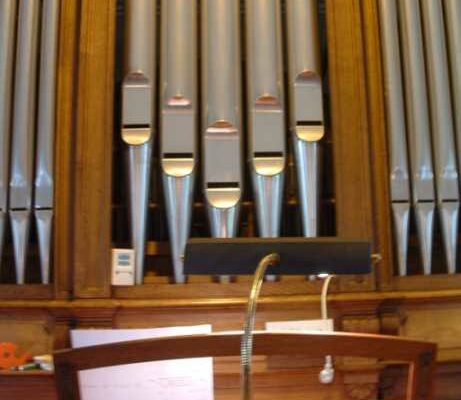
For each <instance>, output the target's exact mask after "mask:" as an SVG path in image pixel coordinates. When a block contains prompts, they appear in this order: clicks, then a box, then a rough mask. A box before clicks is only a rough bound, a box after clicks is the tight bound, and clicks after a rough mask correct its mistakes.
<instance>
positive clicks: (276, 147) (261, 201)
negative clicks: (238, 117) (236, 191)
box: [246, 0, 286, 280]
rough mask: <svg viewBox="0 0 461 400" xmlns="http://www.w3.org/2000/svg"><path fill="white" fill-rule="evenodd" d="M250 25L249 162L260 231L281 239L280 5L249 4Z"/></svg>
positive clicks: (257, 0) (252, 0) (272, 1)
mask: <svg viewBox="0 0 461 400" xmlns="http://www.w3.org/2000/svg"><path fill="white" fill-rule="evenodd" d="M246 26H247V29H246V41H247V46H246V47H247V53H246V54H247V85H248V91H247V92H248V121H249V123H248V134H249V140H248V143H249V146H248V147H249V164H250V170H251V174H252V181H253V188H254V198H255V206H256V213H257V216H258V225H259V233H260V236H262V237H278V236H279V235H280V218H281V214H282V197H283V185H284V176H285V164H286V160H285V159H286V150H285V129H286V128H285V107H284V93H283V92H284V88H283V67H282V28H281V9H280V1H279V0H247V1H246ZM267 279H268V280H274V279H275V277H273V276H268V277H267Z"/></svg>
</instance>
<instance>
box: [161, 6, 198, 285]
mask: <svg viewBox="0 0 461 400" xmlns="http://www.w3.org/2000/svg"><path fill="white" fill-rule="evenodd" d="M161 34H162V39H161V43H162V51H161V80H160V81H161V91H162V97H161V98H162V104H161V124H160V126H161V128H160V133H161V140H160V145H161V150H160V151H161V167H162V175H163V187H164V192H165V203H166V210H167V220H168V227H169V234H170V246H171V253H172V259H173V266H174V278H175V282H177V283H184V281H185V277H184V273H183V261H182V256H183V253H184V249H185V246H186V241H187V238H188V236H189V230H190V224H191V217H192V215H191V214H192V201H193V192H194V180H195V173H196V167H197V160H196V156H197V154H196V153H197V112H198V104H197V7H196V2H195V1H190V0H163V1H162V29H161Z"/></svg>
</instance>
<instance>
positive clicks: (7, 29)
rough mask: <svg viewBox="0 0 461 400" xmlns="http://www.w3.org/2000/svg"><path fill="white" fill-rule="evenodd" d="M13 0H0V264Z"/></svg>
mask: <svg viewBox="0 0 461 400" xmlns="http://www.w3.org/2000/svg"><path fill="white" fill-rule="evenodd" d="M16 7H17V4H16V0H2V1H0V267H1V263H2V254H3V251H2V250H3V244H4V234H5V225H6V215H7V207H8V167H9V161H10V128H11V109H12V106H11V96H12V88H13V85H12V81H13V60H14V38H15V22H16Z"/></svg>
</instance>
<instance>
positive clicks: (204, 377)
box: [71, 325, 213, 400]
mask: <svg viewBox="0 0 461 400" xmlns="http://www.w3.org/2000/svg"><path fill="white" fill-rule="evenodd" d="M210 332H211V325H198V326H187V327H172V328H154V329H91V330H86V329H85V330H80V329H79V330H73V331H71V342H72V346H73V347H84V346H92V345H97V344H104V343H114V342H122V341H128V340H136V339H149V338H154V337H165V336H178V335H191V334H199V333H210ZM79 383H80V393H81V397H82V400H101V399H110V400H147V399H148V400H155V399H158V400H184V399H188V400H213V359H212V358H210V357H207V358H191V359H184V360H170V361H154V362H146V363H138V364H130V365H122V366H117V367H107V368H98V369H92V370H87V371H81V372H79Z"/></svg>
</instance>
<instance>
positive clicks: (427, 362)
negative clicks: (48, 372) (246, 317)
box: [54, 332, 437, 400]
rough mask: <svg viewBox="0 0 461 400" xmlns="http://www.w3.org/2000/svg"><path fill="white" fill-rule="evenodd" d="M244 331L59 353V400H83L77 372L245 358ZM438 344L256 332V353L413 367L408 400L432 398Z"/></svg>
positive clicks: (338, 334) (357, 336) (341, 335)
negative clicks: (380, 361)
mask: <svg viewBox="0 0 461 400" xmlns="http://www.w3.org/2000/svg"><path fill="white" fill-rule="evenodd" d="M241 340H242V333H241V332H237V333H212V334H206V335H190V336H176V337H167V338H155V339H147V340H135V341H130V342H121V343H112V344H104V345H98V346H90V347H84V348H79V349H72V350H71V349H68V350H60V351H57V352H55V353H54V364H55V375H56V382H57V391H58V397H59V398H60V399H62V400H74V399H75V400H78V399H80V396H79V390H78V381H77V371H80V370H85V369H92V368H102V367H107V366H114V365H123V364H132V363H139V362H145V361H158V360H171V359H181V358H191V357H228V356H237V355H239V354H240V345H241ZM436 351H437V348H436V345H434V344H432V343H427V342H420V341H412V340H406V339H401V338H396V337H389V336H382V335H366V334H354V333H343V332H333V333H299V332H281V333H277V332H255V333H254V337H253V354H254V355H267V356H269V355H281V354H283V355H286V356H300V355H303V356H306V355H308V356H312V357H320V356H325V355H327V354H330V355H334V356H346V355H347V356H358V357H373V358H379V359H386V360H401V361H405V362H408V363H409V364H410V373H409V379H408V392H407V395H408V399H409V400H410V399H411V400H416V399H427V400H430V399H431V398H432V396H431V395H432V385H431V384H432V378H433V375H432V372H433V367H434V362H435V354H436Z"/></svg>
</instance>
